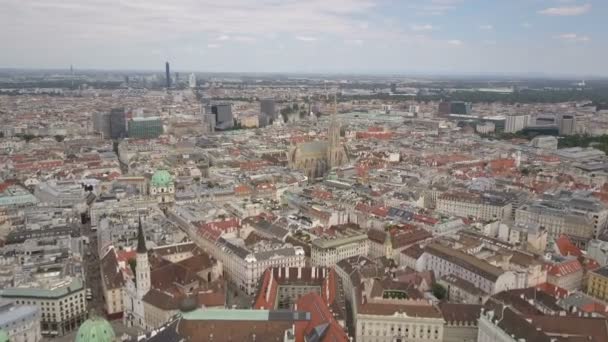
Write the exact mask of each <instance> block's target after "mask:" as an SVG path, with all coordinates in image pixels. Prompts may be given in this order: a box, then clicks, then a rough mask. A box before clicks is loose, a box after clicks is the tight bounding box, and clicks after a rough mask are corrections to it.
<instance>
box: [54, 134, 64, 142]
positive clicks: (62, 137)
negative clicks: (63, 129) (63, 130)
mask: <svg viewBox="0 0 608 342" xmlns="http://www.w3.org/2000/svg"><path fill="white" fill-rule="evenodd" d="M54 138H55V140H56V141H57V142H62V141H63V140H64V139H65V137H64V136H63V135H56V136H54Z"/></svg>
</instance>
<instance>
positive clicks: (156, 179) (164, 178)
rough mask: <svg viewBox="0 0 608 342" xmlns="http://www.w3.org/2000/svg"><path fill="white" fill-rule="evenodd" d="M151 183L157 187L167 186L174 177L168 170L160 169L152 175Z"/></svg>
mask: <svg viewBox="0 0 608 342" xmlns="http://www.w3.org/2000/svg"><path fill="white" fill-rule="evenodd" d="M150 183H151V184H152V186H154V187H157V188H166V187H168V186H169V185H171V183H173V177H171V174H170V173H169V171H167V170H158V171H156V172H155V173H154V175H153V176H152V180H151V181H150Z"/></svg>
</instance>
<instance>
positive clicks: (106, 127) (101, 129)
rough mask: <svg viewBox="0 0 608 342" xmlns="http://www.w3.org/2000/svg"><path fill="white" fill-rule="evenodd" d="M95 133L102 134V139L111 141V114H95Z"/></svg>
mask: <svg viewBox="0 0 608 342" xmlns="http://www.w3.org/2000/svg"><path fill="white" fill-rule="evenodd" d="M93 131H95V132H97V133H99V134H101V138H102V139H110V138H111V131H110V113H108V112H97V113H93Z"/></svg>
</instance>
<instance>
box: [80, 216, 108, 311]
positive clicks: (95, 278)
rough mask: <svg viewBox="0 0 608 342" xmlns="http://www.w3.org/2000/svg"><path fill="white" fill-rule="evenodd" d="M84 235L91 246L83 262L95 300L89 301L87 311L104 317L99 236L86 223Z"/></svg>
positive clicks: (87, 280)
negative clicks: (98, 249)
mask: <svg viewBox="0 0 608 342" xmlns="http://www.w3.org/2000/svg"><path fill="white" fill-rule="evenodd" d="M82 235H83V236H87V237H88V238H89V244H88V245H87V246H86V247H85V248H86V249H85V251H84V256H83V261H84V270H85V283H86V287H87V288H90V289H91V292H92V294H93V298H92V299H91V300H87V309H88V311H89V314H90V313H91V312H95V313H96V314H98V315H102V316H103V315H104V310H103V307H104V299H103V289H102V286H101V268H100V263H99V255H98V254H97V234H95V232H94V231H92V230H91V225H90V223H86V224H84V225H83V229H82Z"/></svg>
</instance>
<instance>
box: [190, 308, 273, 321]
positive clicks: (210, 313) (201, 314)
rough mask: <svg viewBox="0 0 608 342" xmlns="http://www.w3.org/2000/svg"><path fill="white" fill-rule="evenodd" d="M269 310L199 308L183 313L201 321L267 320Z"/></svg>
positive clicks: (191, 318)
mask: <svg viewBox="0 0 608 342" xmlns="http://www.w3.org/2000/svg"><path fill="white" fill-rule="evenodd" d="M269 313H270V311H268V310H221V309H198V310H194V311H190V312H186V313H182V318H183V319H185V320H201V321H267V320H268V317H269Z"/></svg>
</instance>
